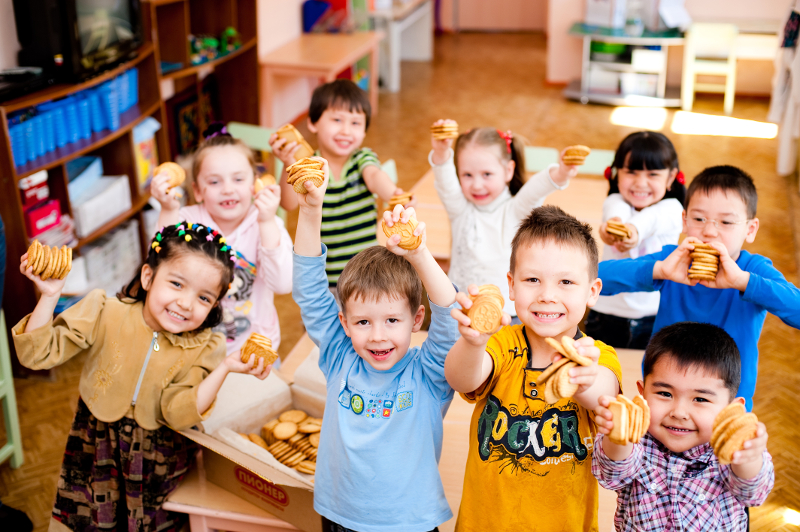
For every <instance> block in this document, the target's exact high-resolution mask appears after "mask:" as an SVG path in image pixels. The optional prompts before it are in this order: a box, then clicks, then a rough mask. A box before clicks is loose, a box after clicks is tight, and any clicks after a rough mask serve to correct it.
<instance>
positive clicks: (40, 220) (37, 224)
mask: <svg viewBox="0 0 800 532" xmlns="http://www.w3.org/2000/svg"><path fill="white" fill-rule="evenodd" d="M59 222H61V206H60V205H59V203H58V201H56V200H50V201H46V202H44V203H40V204H37V205H35V206H33V207H31V208H29V209H26V210H25V225H26V227H27V229H28V236H29V237H30V238H34V237H35V236H37V235H40V234H41V233H43V232H45V231H47V230H48V229H50V228H51V227H55V226H56V225H58V224H59Z"/></svg>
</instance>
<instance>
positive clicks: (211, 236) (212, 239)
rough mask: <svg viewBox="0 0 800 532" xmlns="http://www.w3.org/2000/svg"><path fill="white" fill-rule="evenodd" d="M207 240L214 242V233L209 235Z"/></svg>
mask: <svg viewBox="0 0 800 532" xmlns="http://www.w3.org/2000/svg"><path fill="white" fill-rule="evenodd" d="M206 240H208V241H209V242H213V241H214V235H207V236H206Z"/></svg>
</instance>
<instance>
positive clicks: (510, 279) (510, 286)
mask: <svg viewBox="0 0 800 532" xmlns="http://www.w3.org/2000/svg"><path fill="white" fill-rule="evenodd" d="M506 277H507V278H508V299H510V300H511V301H514V297H515V296H514V276H513V275H511V272H506Z"/></svg>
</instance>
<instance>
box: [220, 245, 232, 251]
mask: <svg viewBox="0 0 800 532" xmlns="http://www.w3.org/2000/svg"><path fill="white" fill-rule="evenodd" d="M229 249H231V248H229V247H228V246H222V247H221V248H219V250H220V251H228V250H229Z"/></svg>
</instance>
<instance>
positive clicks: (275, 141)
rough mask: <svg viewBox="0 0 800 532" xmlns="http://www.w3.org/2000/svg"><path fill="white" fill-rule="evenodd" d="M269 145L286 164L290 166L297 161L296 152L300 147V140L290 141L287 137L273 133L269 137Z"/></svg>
mask: <svg viewBox="0 0 800 532" xmlns="http://www.w3.org/2000/svg"><path fill="white" fill-rule="evenodd" d="M269 146H270V148H272V153H273V154H274V155H275V157H277V158H278V159H280V160H281V162H282V163H283V164H284V165H285V166H289V165H292V164H294V163H295V162H297V157H296V156H295V154H296V153H297V150H299V149H300V143H299V142H295V141H292V142H289V141H287V140H286V139H282V138H280V137H278V134H277V133H273V134H272V136H270V138H269Z"/></svg>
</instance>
